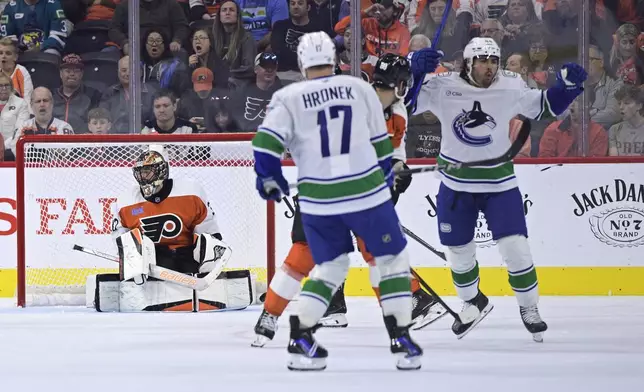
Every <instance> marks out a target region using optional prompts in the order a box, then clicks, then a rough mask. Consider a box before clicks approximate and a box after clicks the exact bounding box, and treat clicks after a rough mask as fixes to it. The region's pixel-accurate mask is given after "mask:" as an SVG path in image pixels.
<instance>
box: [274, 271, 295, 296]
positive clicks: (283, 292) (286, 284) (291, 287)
mask: <svg viewBox="0 0 644 392" xmlns="http://www.w3.org/2000/svg"><path fill="white" fill-rule="evenodd" d="M300 286H301V283H300V281H299V280H297V279H295V278H294V277H292V276H290V275H289V274H287V273H286V272H285V271H284V270H283V269H282V268H279V269H278V270H277V271H275V275H274V276H273V280H271V285H270V288H271V290H273V292H274V293H275V294H277V295H279V296H280V297H282V298H284V299H286V300H289V301H290V300H292V299H293V298H295V296H296V295H297V293H299V292H300Z"/></svg>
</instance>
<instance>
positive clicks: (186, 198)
mask: <svg viewBox="0 0 644 392" xmlns="http://www.w3.org/2000/svg"><path fill="white" fill-rule="evenodd" d="M165 154H166V152H165V150H164V149H163V147H162V146H156V145H153V146H150V147H149V149H146V151H144V152H142V153H141V154H140V155H139V157H138V158H137V161H136V164H135V165H134V167H133V172H134V178H135V179H136V182H137V183H138V184H136V185H133V186H132V188H131V189H130V190H129V191H128V192H126V193H125V194H123V195H120V196H119V198H118V199H117V202H116V203H114V204H113V217H114V219H113V222H112V237H113V238H114V239H115V241H116V244H117V247H118V251H119V259H120V261H121V263H122V265H123V271H122V272H123V277H122V278H123V280H122V281H121V282H119V285H120V287H117V289H118V290H120V291H121V295H120V297H121V299H120V303H119V300H118V297H119V296H117V300H116V302H117V303H116V304H115V308H116V309H117V310H120V311H125V310H127V311H134V310H167V309H171V308H175V309H172V310H188V311H192V310H198V309H201V310H204V309H213V308H214V309H224V308H231V307H232V308H234V307H245V306H248V305H249V304H250V302H251V301H250V298H251V295H250V289H249V288H245V289H244V290H242V291H244V292H243V293H240V292H239V290H237V293H234V294H233V293H231V292H229V291H227V290H228V289H230V288H233V285H232V284H229V283H230V282H227V279H217V281H216V282H215V283H213V284H212V285H211V286H210V287H208V288H207V289H205V290H202V291H199V292H198V293H197V292H193V290H192V289H190V288H185V287H181V286H179V285H177V284H175V283H172V282H167V281H158V280H155V279H154V278H150V279H148V276H149V272H150V265H154V264H156V265H157V266H160V267H164V268H167V269H170V270H173V271H176V272H180V273H183V274H197V275H198V274H200V273H208V272H210V271H213V270H215V269H216V270H220V268H223V264H225V262H226V261H227V257H224V255H225V254H226V255H227V253H226V252H228V253H229V252H230V247H229V246H228V245H227V244H225V243H224V242H223V241H222V235H221V233H220V231H219V226H218V224H217V219H216V216H215V213H214V211H213V209H212V208H211V205H210V203H209V202H208V200H207V197H206V193H205V191H204V189H203V188H202V187H201V185H200V184H199V183H197V182H196V181H193V180H190V179H187V178H183V177H181V178H175V179H173V178H170V175H169V172H170V168H169V165H168V158H167V157H166V156H165ZM107 275H109V274H107ZM247 275H248V276H247V277H246V278H248V277H249V276H250V275H249V273H248V274H247ZM224 277H226V278H229V274H227V273H225V274H224ZM102 278H105V276H102ZM110 279H111V282H113V281H114V280H116V279H115V278H114V277H111V278H110ZM110 279H108V280H110ZM242 279H243V278H242ZM100 280H101V279H98V281H99V288H101V285H100ZM148 280H149V281H148ZM135 285H136V286H138V287H135ZM222 285H223V286H226V287H221V286H222ZM107 287H108V286H107V285H106V286H103V288H105V289H106V290H108V291H109V290H110V289H109V288H107ZM112 287H113V286H112ZM222 288H223V289H224V291H222V290H221V289H222ZM100 291H101V290H97V292H100ZM222 293H225V294H222ZM231 294H232V295H231ZM125 295H127V296H128V298H127V300H126V301H124V296H125ZM235 295H242V296H244V297H245V298H246V299H247V300H246V301H243V302H240V301H239V300H236V299H235V298H234V296H235ZM97 296H98V297H99V298H98V300H97V303H99V302H100V304H101V305H103V306H104V305H105V301H110V300H111V301H114V299H113V298H112V297H111V296H110V295H103V294H97ZM195 298H196V299H195ZM179 305H186V306H179ZM195 306H196V308H195ZM124 307H125V308H126V309H124ZM176 308H180V309H176ZM97 309H98V307H97Z"/></svg>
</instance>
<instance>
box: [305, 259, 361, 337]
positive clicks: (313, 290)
mask: <svg viewBox="0 0 644 392" xmlns="http://www.w3.org/2000/svg"><path fill="white" fill-rule="evenodd" d="M349 264H350V260H349V255H348V254H346V253H345V254H341V255H340V256H338V257H336V258H335V259H333V260H331V261H327V262H324V263H322V264H318V265H317V266H316V267H315V268H314V269H313V271H312V272H311V279H309V280H307V281H306V283H304V287H302V292H301V293H300V299H299V300H298V303H297V305H298V306H297V309H296V311H295V314H296V315H297V316H299V319H300V324H301V326H302V328H311V327H313V326H314V325H315V324H317V322H318V321H319V320H320V318H322V316H323V315H324V313H325V312H326V310H327V308H328V307H329V303H330V302H331V298H333V294H335V292H336V290H337V289H338V287H340V285H341V284H342V283H344V280H345V279H346V277H347V274H348V273H349Z"/></svg>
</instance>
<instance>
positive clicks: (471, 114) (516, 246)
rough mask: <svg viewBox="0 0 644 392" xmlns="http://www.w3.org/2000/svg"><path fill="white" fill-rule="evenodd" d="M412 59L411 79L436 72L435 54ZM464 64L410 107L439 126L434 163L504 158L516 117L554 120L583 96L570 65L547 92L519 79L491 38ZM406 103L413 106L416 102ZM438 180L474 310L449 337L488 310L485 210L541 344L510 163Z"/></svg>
mask: <svg viewBox="0 0 644 392" xmlns="http://www.w3.org/2000/svg"><path fill="white" fill-rule="evenodd" d="M410 57H411V59H412V61H411V62H412V71H413V73H414V76H416V75H421V76H422V75H424V74H426V73H428V72H433V71H434V69H435V68H436V65H437V63H438V59H439V58H440V53H439V52H437V51H435V50H432V49H422V50H420V51H418V52H416V53H413V54H411V55H410ZM463 58H464V66H463V69H462V71H461V72H460V74H458V73H450V72H447V73H442V74H438V75H433V76H431V77H430V78H429V79H427V80H426V81H425V82H424V83H423V86H422V89H421V90H420V94H419V96H418V97H417V101H416V102H415V109H416V111H418V112H424V111H427V110H430V111H431V112H432V113H434V114H436V116H437V117H438V118H439V120H440V122H441V124H442V127H443V130H442V135H443V139H442V142H441V151H440V155H439V157H438V159H437V161H438V163H439V164H440V163H442V164H446V163H457V162H468V161H469V162H472V161H478V160H483V159H491V158H496V157H499V156H501V155H502V154H504V153H505V152H506V151H508V150H509V148H510V145H511V143H510V140H509V137H508V134H509V132H508V124H509V122H510V120H511V119H512V118H513V117H514V116H516V115H517V114H522V115H524V116H526V117H528V118H534V119H540V118H544V117H547V116H555V115H559V114H561V113H563V112H564V111H565V110H566V108H567V107H568V106H569V105H570V103H571V102H572V101H573V100H574V99H575V98H576V97H577V96H578V95H579V94H581V92H582V91H583V87H582V84H583V82H584V80H586V71H584V69H583V68H582V67H581V66H579V65H577V64H572V63H568V64H565V65H564V66H563V67H562V69H561V71H560V72H559V74H558V76H557V83H556V84H555V85H554V86H553V87H551V88H549V89H548V90H546V91H541V90H535V89H530V88H528V87H527V86H526V84H525V82H524V81H523V80H522V79H521V77H520V76H519V75H517V74H515V73H514V72H509V71H504V70H500V69H499V59H500V58H501V50H500V49H499V46H498V45H497V44H496V42H494V40H492V39H490V38H473V39H472V40H471V41H470V42H469V43H468V44H467V46H466V47H465V50H464V51H463ZM416 80H419V79H416ZM420 80H422V79H420ZM411 98H412V99H411V101H412V102H411V104H412V106H413V105H414V103H413V98H416V97H411ZM440 174H441V178H442V183H441V186H440V189H439V192H438V197H437V206H438V213H437V218H438V228H439V236H440V240H441V243H442V244H443V245H445V246H446V247H447V252H446V253H447V259H448V260H449V262H450V264H451V269H452V278H453V281H454V285H455V287H456V292H457V293H458V296H459V298H461V299H462V300H463V301H464V309H465V308H469V307H472V306H474V307H476V308H477V309H478V310H479V316H478V318H477V319H476V320H474V321H473V322H471V323H467V324H461V323H460V322H458V321H455V322H454V324H453V325H452V331H453V332H454V333H455V334H456V335H457V336H458V337H459V338H460V337H462V336H464V335H465V334H466V333H468V332H469V331H470V330H471V328H473V327H474V326H475V325H476V324H477V323H478V322H479V321H480V320H481V319H482V318H483V317H485V315H487V313H488V312H490V311H491V310H492V308H493V306H492V304H491V303H490V302H489V300H488V298H487V297H486V296H485V295H484V294H483V293H482V292H481V291H480V290H479V266H478V263H477V261H476V243H475V242H474V240H473V238H474V229H475V226H476V220H477V218H478V213H479V211H482V212H483V213H484V214H485V218H486V220H487V225H488V227H489V228H490V231H491V232H492V236H493V239H494V240H495V241H496V242H497V244H498V247H499V251H500V253H501V257H502V258H503V261H504V262H505V263H506V265H507V267H508V275H509V282H510V286H511V287H512V289H513V290H514V292H515V295H516V298H517V302H518V303H519V312H520V315H521V319H522V320H523V324H524V325H525V327H526V328H527V330H528V331H529V332H530V333H532V334H533V338H534V340H535V341H542V339H543V332H544V331H545V330H546V329H547V325H546V323H545V322H543V320H542V319H541V316H540V315H539V310H538V307H537V303H538V300H539V293H538V288H537V273H536V270H535V267H534V264H533V261H532V256H531V254H530V248H529V246H528V240H527V236H528V231H527V227H526V220H525V215H524V212H523V200H522V197H521V192H520V191H519V188H518V185H517V180H516V177H515V174H514V166H513V164H512V162H505V163H503V164H500V165H495V166H490V167H481V166H479V167H463V168H459V169H455V170H450V171H448V172H445V171H441V173H440Z"/></svg>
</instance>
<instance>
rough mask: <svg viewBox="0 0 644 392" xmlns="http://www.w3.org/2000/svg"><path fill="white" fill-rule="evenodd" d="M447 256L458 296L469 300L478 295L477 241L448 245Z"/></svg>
mask: <svg viewBox="0 0 644 392" xmlns="http://www.w3.org/2000/svg"><path fill="white" fill-rule="evenodd" d="M445 256H446V257H447V261H448V262H449V263H450V267H451V269H452V281H453V282H454V287H456V294H457V295H458V297H459V298H460V299H462V300H463V301H469V300H471V299H473V298H474V297H476V294H478V292H479V265H478V263H477V262H476V243H475V242H474V241H470V242H469V243H467V244H465V245H463V246H448V247H447V252H445Z"/></svg>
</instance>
